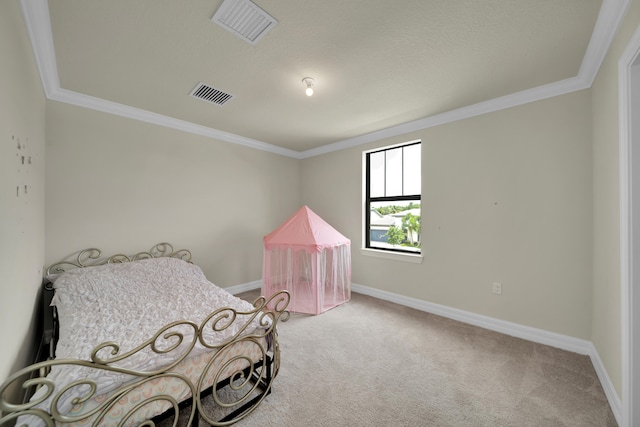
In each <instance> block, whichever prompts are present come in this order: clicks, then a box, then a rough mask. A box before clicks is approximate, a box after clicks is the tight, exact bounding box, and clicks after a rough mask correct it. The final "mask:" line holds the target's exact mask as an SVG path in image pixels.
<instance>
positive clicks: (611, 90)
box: [591, 2, 640, 395]
mask: <svg viewBox="0 0 640 427" xmlns="http://www.w3.org/2000/svg"><path fill="white" fill-rule="evenodd" d="M638 25H640V4H638V3H637V2H632V3H631V6H630V8H629V10H628V12H627V14H626V16H625V19H624V21H623V23H622V25H621V26H620V29H619V30H618V34H617V36H616V38H615V40H614V42H613V44H612V46H611V48H610V49H609V52H608V54H607V56H606V58H605V61H604V63H603V65H602V67H601V68H600V73H599V74H598V77H597V78H596V80H595V82H594V84H593V86H592V98H593V153H594V155H593V160H594V161H593V217H594V233H593V236H594V245H593V258H594V263H593V278H594V286H593V307H592V311H593V327H592V329H593V334H592V337H591V340H592V341H593V343H594V345H595V347H596V349H597V350H598V353H599V355H600V358H601V359H602V361H603V363H604V365H605V367H606V369H607V373H608V374H609V377H610V378H611V380H612V382H613V384H614V386H615V388H616V391H617V392H618V395H620V394H621V387H622V367H621V359H622V353H621V333H620V330H621V325H620V321H621V318H620V316H621V313H620V297H621V296H620V238H619V235H620V209H619V207H620V198H619V173H620V171H619V160H618V155H619V151H618V144H619V129H618V61H619V60H620V57H621V56H622V53H623V51H624V49H625V48H626V46H627V44H628V42H629V39H630V38H631V36H632V35H633V33H634V32H635V31H636V28H637V27H638Z"/></svg>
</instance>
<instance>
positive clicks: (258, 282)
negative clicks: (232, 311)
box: [224, 280, 262, 295]
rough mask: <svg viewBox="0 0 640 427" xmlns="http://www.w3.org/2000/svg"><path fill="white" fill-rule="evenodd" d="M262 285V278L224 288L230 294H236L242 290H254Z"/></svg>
mask: <svg viewBox="0 0 640 427" xmlns="http://www.w3.org/2000/svg"><path fill="white" fill-rule="evenodd" d="M261 287H262V280H256V281H255V282H248V283H242V284H240V285H235V286H230V287H228V288H224V290H225V291H227V292H229V293H230V294H233V295H236V294H240V293H242V292H247V291H252V290H254V289H260V288H261Z"/></svg>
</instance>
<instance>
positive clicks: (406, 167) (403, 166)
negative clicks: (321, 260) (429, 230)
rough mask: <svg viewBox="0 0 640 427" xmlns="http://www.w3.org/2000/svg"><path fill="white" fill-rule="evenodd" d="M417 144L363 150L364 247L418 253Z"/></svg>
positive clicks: (418, 178) (418, 191) (418, 151)
mask: <svg viewBox="0 0 640 427" xmlns="http://www.w3.org/2000/svg"><path fill="white" fill-rule="evenodd" d="M420 147H421V143H420V141H414V142H409V143H406V144H402V145H396V146H392V147H386V148H382V149H377V150H373V151H368V152H365V153H364V156H365V158H364V167H365V174H364V179H365V182H364V186H365V190H364V191H365V207H364V208H365V215H364V217H365V239H364V240H365V248H370V249H382V250H387V251H394V252H408V253H414V254H419V253H420V218H421V214H420V200H421V190H420V183H421V173H420V164H421V151H420Z"/></svg>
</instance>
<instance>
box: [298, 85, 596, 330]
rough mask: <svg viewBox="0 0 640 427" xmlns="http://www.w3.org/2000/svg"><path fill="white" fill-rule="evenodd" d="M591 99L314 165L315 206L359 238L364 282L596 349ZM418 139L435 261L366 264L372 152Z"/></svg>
mask: <svg viewBox="0 0 640 427" xmlns="http://www.w3.org/2000/svg"><path fill="white" fill-rule="evenodd" d="M590 101H591V100H590V92H589V91H588V90H585V91H580V92H577V93H573V94H570V95H564V96H560V97H555V98H552V99H548V100H545V101H540V102H535V103H531V104H527V105H524V106H520V107H517V108H510V109H507V110H503V111H499V112H495V113H492V114H487V115H483V116H479V117H476V118H471V119H467V120H462V121H458V122H455V123H451V124H448V125H443V126H438V127H435V128H431V129H426V130H423V131H419V132H415V133H412V134H409V135H404V136H402V137H396V138H392V139H387V140H383V141H379V142H377V143H372V144H369V145H366V146H361V147H356V148H352V149H348V150H344V151H340V152H336V153H330V154H326V155H322V156H317V157H313V158H309V159H305V160H304V161H303V163H302V188H303V202H304V203H306V204H308V205H309V206H310V207H311V208H312V209H313V210H315V211H316V212H317V213H318V214H319V215H321V216H323V217H324V218H325V219H326V220H327V221H328V222H330V223H331V224H333V225H334V226H335V227H336V228H337V229H338V230H339V231H341V232H342V233H343V234H345V235H346V236H347V237H349V238H350V239H351V240H352V242H353V248H354V250H353V282H354V283H358V284H362V285H366V286H370V287H373V288H376V289H380V290H384V291H389V292H394V293H397V294H401V295H405V296H409V297H414V298H418V299H421V300H425V301H429V302H433V303H437V304H443V305H446V306H449V307H455V308H458V309H462V310H467V311H470V312H473V313H477V314H483V315H487V316H491V317H494V318H497V319H502V320H506V321H510V322H515V323H519V324H522V325H527V326H532V327H536V328H541V329H545V330H548V331H553V332H558V333H561V334H566V335H569V336H573V337H578V338H582V339H587V340H588V339H590V337H591V304H592V301H591V283H592V271H591V261H592V253H591V241H592V215H591V210H592V197H591V183H592V175H591V166H592V159H591V127H590V119H591V109H590V104H591V102H590ZM414 139H421V140H422V142H423V148H422V153H423V154H422V156H423V159H422V160H423V163H422V165H423V166H422V167H423V171H422V172H423V173H422V189H423V190H422V193H423V200H422V205H423V214H422V230H423V231H422V233H423V234H422V239H423V247H422V250H423V254H424V261H423V262H422V263H421V264H410V263H406V262H399V261H394V260H388V259H380V258H372V257H368V256H363V255H362V254H361V253H360V251H359V248H360V247H361V242H362V231H361V230H362V225H361V218H362V213H361V200H362V194H361V193H362V167H361V165H362V151H363V150H365V149H371V148H374V147H380V146H385V145H389V144H392V143H398V142H403V141H410V140H414ZM495 281H497V282H501V283H502V285H503V294H502V295H501V296H496V295H493V294H492V293H491V284H492V282H495Z"/></svg>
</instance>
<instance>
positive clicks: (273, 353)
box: [0, 243, 289, 427]
mask: <svg viewBox="0 0 640 427" xmlns="http://www.w3.org/2000/svg"><path fill="white" fill-rule="evenodd" d="M43 292H44V293H45V294H46V295H51V294H53V296H52V297H50V298H51V305H52V308H51V309H49V310H47V311H48V312H50V313H52V318H51V319H49V320H47V319H45V324H48V325H49V326H50V327H48V328H45V331H44V334H43V335H44V339H43V342H44V343H46V344H47V347H48V353H49V354H48V357H47V360H44V361H40V362H36V363H34V364H32V365H30V366H28V367H26V368H24V369H22V370H20V371H18V372H16V373H15V374H13V375H11V376H10V377H9V378H8V379H7V380H6V381H5V382H4V383H3V384H2V386H1V387H0V426H4V425H12V424H13V423H14V422H16V425H28V426H56V425H64V426H73V427H79V426H87V425H91V426H94V425H95V426H111V425H122V426H133V425H141V424H142V425H156V423H159V422H164V423H167V421H166V420H167V419H168V420H169V421H168V422H171V423H172V424H170V425H173V426H176V425H198V422H199V420H200V419H202V420H204V421H206V422H207V423H208V424H210V425H216V426H218V425H229V424H232V423H234V422H236V421H238V420H240V419H242V418H244V417H246V416H247V415H248V414H249V413H251V412H253V411H254V410H255V408H256V407H257V406H258V405H259V404H260V403H261V402H262V401H263V400H264V398H265V397H266V396H267V395H268V394H269V393H270V392H271V386H272V383H273V381H274V379H275V378H276V376H277V374H278V371H279V368H280V349H279V344H278V336H277V324H278V322H279V321H286V320H287V319H288V317H289V313H288V311H286V308H287V305H288V303H289V295H288V294H287V293H286V292H280V293H277V294H274V295H273V296H271V297H270V298H268V299H267V298H265V297H260V298H258V299H257V300H256V301H255V302H254V303H253V304H250V303H248V302H246V301H243V300H241V299H239V298H237V297H235V296H233V295H231V294H230V293H228V292H227V291H225V290H224V289H221V288H219V287H217V286H216V285H214V284H213V283H211V282H209V281H208V280H207V279H206V277H205V276H204V273H203V272H202V270H201V269H200V268H199V267H197V266H196V265H194V264H192V263H191V253H190V251H188V250H184V249H183V250H178V251H174V250H173V247H172V246H171V245H170V244H168V243H160V244H158V245H156V246H154V247H153V248H152V249H151V250H150V251H147V252H140V253H138V254H135V255H132V256H128V255H122V254H117V255H113V256H110V257H108V258H104V257H101V251H100V250H98V249H86V250H84V251H81V252H79V253H78V255H77V257H75V259H74V260H72V261H68V260H64V261H62V262H59V263H56V264H53V265H52V266H50V267H49V268H48V269H47V274H46V277H45V290H44V291H43ZM47 299H48V298H47ZM270 307H271V308H270ZM16 385H17V386H19V387H22V388H24V389H25V390H29V394H31V397H30V399H29V400H25V401H24V402H15V401H11V400H10V398H9V397H8V396H9V395H11V394H12V393H11V390H15V387H16Z"/></svg>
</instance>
